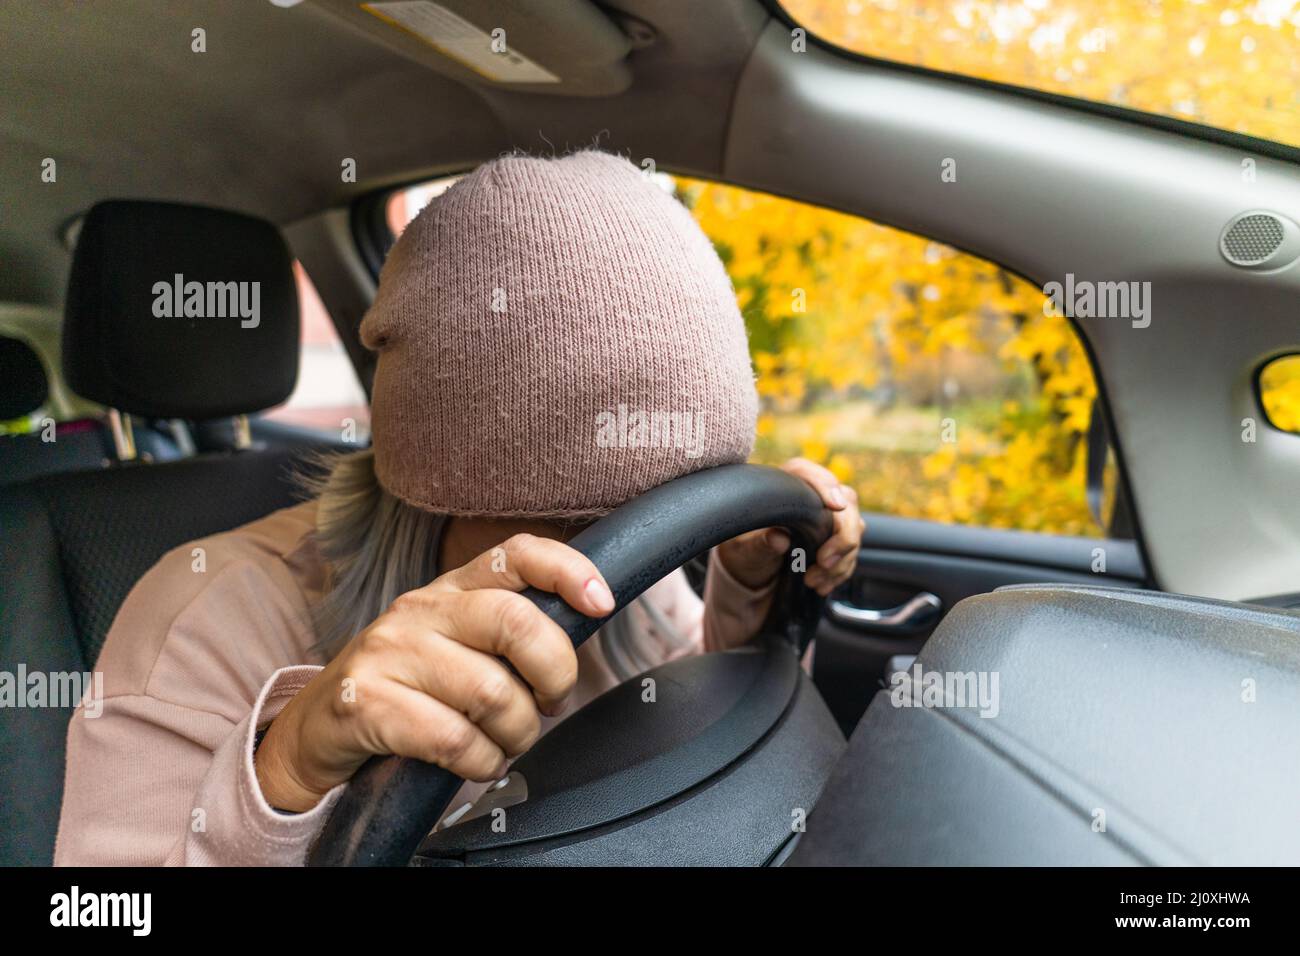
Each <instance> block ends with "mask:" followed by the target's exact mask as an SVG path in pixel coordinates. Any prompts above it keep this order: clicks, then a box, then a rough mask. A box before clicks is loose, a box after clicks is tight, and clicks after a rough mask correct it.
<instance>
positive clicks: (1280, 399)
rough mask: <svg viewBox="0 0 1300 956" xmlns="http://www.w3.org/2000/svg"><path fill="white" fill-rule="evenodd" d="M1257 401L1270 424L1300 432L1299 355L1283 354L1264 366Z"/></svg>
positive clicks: (1288, 430) (1285, 429)
mask: <svg viewBox="0 0 1300 956" xmlns="http://www.w3.org/2000/svg"><path fill="white" fill-rule="evenodd" d="M1259 400H1260V404H1261V405H1263V406H1264V416H1265V417H1266V418H1267V419H1268V421H1269V424H1271V425H1272V426H1273V427H1274V428H1280V429H1282V431H1285V432H1295V433H1296V434H1300V355H1283V356H1282V357H1281V358H1277V359H1274V360H1273V361H1271V362H1269V363H1268V364H1267V365H1265V366H1264V368H1263V370H1262V371H1261V372H1260V373H1259Z"/></svg>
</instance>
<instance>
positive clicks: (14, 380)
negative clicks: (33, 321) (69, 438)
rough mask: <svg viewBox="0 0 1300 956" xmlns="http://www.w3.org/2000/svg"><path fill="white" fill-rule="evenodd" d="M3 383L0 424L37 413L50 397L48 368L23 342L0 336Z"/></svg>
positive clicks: (1, 388) (1, 376)
mask: <svg viewBox="0 0 1300 956" xmlns="http://www.w3.org/2000/svg"><path fill="white" fill-rule="evenodd" d="M0 383H3V384H0V421H8V420H9V419H11V418H19V417H21V416H23V415H27V414H30V413H31V412H34V411H36V409H38V408H40V407H41V406H42V405H44V404H45V399H46V397H47V396H48V395H49V382H48V380H47V379H46V377H45V366H43V365H41V359H40V356H38V355H37V354H36V352H35V350H33V349H32V347H31V346H30V345H28V344H27V343H26V342H24V341H23V340H22V339H11V338H6V337H4V336H0Z"/></svg>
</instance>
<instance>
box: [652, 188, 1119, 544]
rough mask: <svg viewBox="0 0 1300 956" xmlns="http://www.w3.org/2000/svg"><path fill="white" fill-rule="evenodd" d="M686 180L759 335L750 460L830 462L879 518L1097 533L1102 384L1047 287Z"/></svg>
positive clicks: (875, 229) (845, 221) (861, 226)
mask: <svg viewBox="0 0 1300 956" xmlns="http://www.w3.org/2000/svg"><path fill="white" fill-rule="evenodd" d="M677 185H678V190H679V194H680V195H681V197H682V199H683V201H684V202H685V203H686V204H687V206H688V207H689V208H690V209H691V211H692V212H693V213H694V215H695V216H696V218H697V219H698V220H699V222H700V224H701V226H702V227H703V228H704V230H705V232H707V233H708V234H709V236H710V237H711V238H712V239H713V241H714V243H715V245H716V246H717V247H718V249H719V253H720V254H721V256H722V258H723V261H724V262H725V263H726V265H727V269H728V272H729V273H730V275H731V278H732V281H733V282H734V283H735V286H736V290H737V300H738V302H739V303H740V305H741V308H742V311H743V312H744V314H745V319H746V324H747V326H748V328H749V333H750V345H751V349H752V354H753V360H754V368H755V372H756V374H757V381H758V392H759V396H760V398H761V401H762V403H763V412H762V414H761V416H760V418H759V427H758V441H757V447H756V451H755V460H757V461H762V462H768V463H773V464H775V463H779V462H781V461H783V460H785V459H786V458H789V457H791V456H793V455H802V456H803V457H805V458H808V459H810V460H812V461H816V462H818V463H821V464H824V465H827V466H828V467H829V468H830V469H831V470H832V471H833V472H834V473H835V474H836V475H838V476H839V477H840V479H841V480H842V481H844V482H845V483H847V484H850V485H852V486H853V487H854V488H855V489H856V490H857V492H858V495H859V498H860V499H861V502H862V504H863V507H865V508H867V509H869V510H878V511H886V512H890V513H893V514H899V515H903V516H907V517H918V518H927V519H931V520H935V521H950V522H963V523H971V524H980V525H986V526H990V527H1004V528H1022V529H1028V530H1037V531H1050V532H1058V533H1064V534H1092V535H1096V534H1100V533H1101V529H1100V528H1098V527H1097V525H1096V523H1095V522H1094V521H1093V519H1092V517H1091V515H1090V514H1089V512H1088V508H1087V502H1086V497H1085V493H1084V467H1085V462H1084V456H1083V449H1084V448H1085V442H1084V441H1083V437H1084V435H1085V434H1086V432H1087V429H1088V424H1089V421H1090V418H1091V409H1092V402H1093V399H1094V397H1095V395H1096V386H1095V384H1094V382H1093V377H1092V371H1091V368H1090V367H1089V364H1088V359H1087V356H1086V354H1085V353H1084V350H1083V348H1082V346H1081V345H1080V343H1079V341H1078V338H1077V336H1076V335H1075V332H1074V330H1073V329H1072V328H1071V327H1070V325H1069V323H1068V322H1067V320H1066V319H1065V318H1063V317H1061V316H1053V315H1046V314H1045V309H1044V304H1045V298H1044V296H1043V294H1042V292H1041V291H1039V290H1038V289H1036V288H1034V287H1033V286H1031V285H1029V284H1028V283H1026V282H1024V281H1023V280H1021V279H1018V278H1016V277H1015V276H1012V275H1010V274H1009V273H1007V272H1005V271H1003V270H1002V269H1000V268H998V267H997V266H995V265H992V264H990V263H988V262H984V261H982V260H980V259H976V258H974V257H973V256H969V255H966V254H963V253H960V252H957V251H956V250H954V249H951V248H948V247H947V246H943V245H940V244H938V243H935V242H932V241H930V240H927V239H924V238H921V237H918V236H913V235H909V234H907V233H903V232H899V231H897V230H893V229H889V228H886V227H884V226H879V225H876V224H875V223H872V222H868V221H866V220H863V219H860V218H857V217H855V216H849V215H845V214H843V213H839V212H835V211H832V210H827V209H820V208H817V207H814V206H809V205H807V204H804V203H798V202H793V201H791V200H786V199H781V198H778V197H775V196H769V195H765V194H761V193H754V192H749V191H746V190H742V189H738V188H735V187H731V186H725V185H721V184H718V183H710V182H702V181H698V180H691V179H686V178H680V179H678V181H677ZM945 421H951V423H952V426H953V429H954V430H955V440H952V441H945V440H944V435H945V428H944V424H945ZM1111 481H1112V483H1113V477H1112V478H1111Z"/></svg>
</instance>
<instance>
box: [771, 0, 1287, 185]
mask: <svg viewBox="0 0 1300 956" xmlns="http://www.w3.org/2000/svg"><path fill="white" fill-rule="evenodd" d="M760 2H761V3H762V4H763V6H764V7H766V8H767V10H768V12H769V13H770V14H771V15H772V17H773V18H774V19H775V20H777V21H779V22H781V23H783V24H785V25H786V26H787V27H788V28H789V29H791V30H794V29H800V30H803V31H804V33H805V35H806V36H807V38H808V42H809V44H810V45H812V46H815V47H817V48H818V49H820V50H822V51H824V52H826V53H829V54H831V55H832V56H835V57H837V58H839V59H842V60H848V61H850V62H855V63H861V64H864V65H867V66H872V67H876V68H879V69H884V70H890V71H892V72H895V73H903V74H908V75H911V76H923V77H926V78H929V79H936V80H946V81H949V82H953V83H960V84H962V85H964V86H970V87H974V88H976V89H980V90H986V91H989V92H993V93H1005V94H1008V95H1011V96H1017V97H1020V98H1022V99H1029V100H1033V101H1035V102H1038V103H1047V104H1050V105H1052V106H1056V107H1061V108H1064V109H1069V110H1074V111H1075V112H1083V113H1090V114H1092V115H1094V116H1104V117H1106V118H1107V119H1113V120H1120V121H1121V122H1125V123H1133V124H1135V125H1137V126H1141V127H1143V128H1146V129H1156V130H1160V131H1162V132H1166V133H1174V134H1176V135H1179V136H1187V137H1190V138H1192V139H1197V140H1202V141H1204V142H1209V143H1215V144H1218V145H1220V146H1228V147H1231V148H1232V149H1236V150H1240V151H1242V152H1245V153H1249V154H1251V155H1255V156H1267V157H1269V158H1270V159H1278V160H1281V161H1282V162H1286V163H1292V164H1294V165H1297V166H1300V146H1290V145H1287V144H1286V143H1279V142H1276V141H1275V140H1271V139H1263V138H1262V137H1259V136H1251V135H1249V134H1247V133H1234V132H1232V131H1230V130H1226V129H1220V128H1219V127H1217V126H1207V125H1205V124H1203V123H1194V122H1192V121H1190V120H1183V119H1178V118H1177V117H1174V116H1164V115H1161V114H1160V113H1147V112H1145V111H1143V110H1135V109H1130V108H1129V107H1126V106H1116V105H1115V104H1113V103H1102V102H1099V101H1097V100H1089V99H1083V98H1082V97H1077V96H1066V95H1064V94H1062V93H1051V92H1048V91H1047V90H1036V89H1034V88H1033V87H1032V86H1017V85H1015V84H1013V83H1002V82H999V81H997V80H986V79H983V78H982V77H976V76H967V75H965V74H963V73H949V72H947V71H946V70H936V69H933V68H932V67H927V66H916V65H915V64H911V63H902V62H900V61H898V60H887V59H883V58H881V57H875V56H869V55H867V54H865V53H858V52H857V51H855V50H850V49H847V48H846V47H842V46H840V45H839V44H837V43H834V42H833V41H831V40H828V39H826V38H825V37H823V36H821V35H820V34H818V33H815V32H814V31H813V30H812V29H811V28H810V27H807V26H805V25H804V24H802V23H800V22H799V21H798V20H796V19H794V17H793V16H791V15H790V13H789V11H787V10H786V9H785V7H784V6H782V4H781V2H780V0H760Z"/></svg>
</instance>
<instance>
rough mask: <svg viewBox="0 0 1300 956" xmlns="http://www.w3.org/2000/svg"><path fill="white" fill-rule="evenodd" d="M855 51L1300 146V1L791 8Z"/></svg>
mask: <svg viewBox="0 0 1300 956" xmlns="http://www.w3.org/2000/svg"><path fill="white" fill-rule="evenodd" d="M781 2H782V4H783V6H784V7H785V9H786V10H787V12H788V13H789V14H790V16H791V17H792V18H793V19H794V20H795V21H796V22H798V23H800V24H802V25H803V26H804V27H806V28H807V29H808V30H809V31H810V32H811V33H813V34H816V35H817V36H820V37H822V38H824V39H825V40H827V41H828V42H830V43H834V44H836V45H838V46H842V47H844V48H845V49H848V50H851V51H853V52H855V53H862V54H865V55H867V56H872V57H878V58H881V59H886V60H896V61H898V62H900V63H906V64H910V65H913V66H923V67H927V68H930V69H934V70H943V71H945V72H950V73H962V74H965V75H968V76H974V77H979V78H981V79H987V80H994V81H997V82H1000V83H1010V84H1014V85H1016V86H1026V87H1032V88H1034V89H1038V90H1044V91H1047V92H1051V93H1060V94H1064V95H1066V96H1075V97H1079V98H1082V99H1089V100H1097V101H1099V102H1102V103H1110V104H1114V105H1116V106H1125V107H1129V108H1131V109H1136V110H1144V111H1146V112H1149V113H1159V114H1162V115H1165V116H1173V117H1176V118H1178V119H1183V120H1189V121H1191V122H1195V123H1203V124H1205V125H1208V126H1217V127H1220V128H1222V129H1225V130H1230V131H1233V132H1238V133H1247V134H1249V135H1252V136H1259V137H1262V138H1264V139H1271V140H1276V141H1277V142H1281V143H1286V144H1289V145H1292V146H1296V145H1300V2H1297V0H781Z"/></svg>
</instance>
